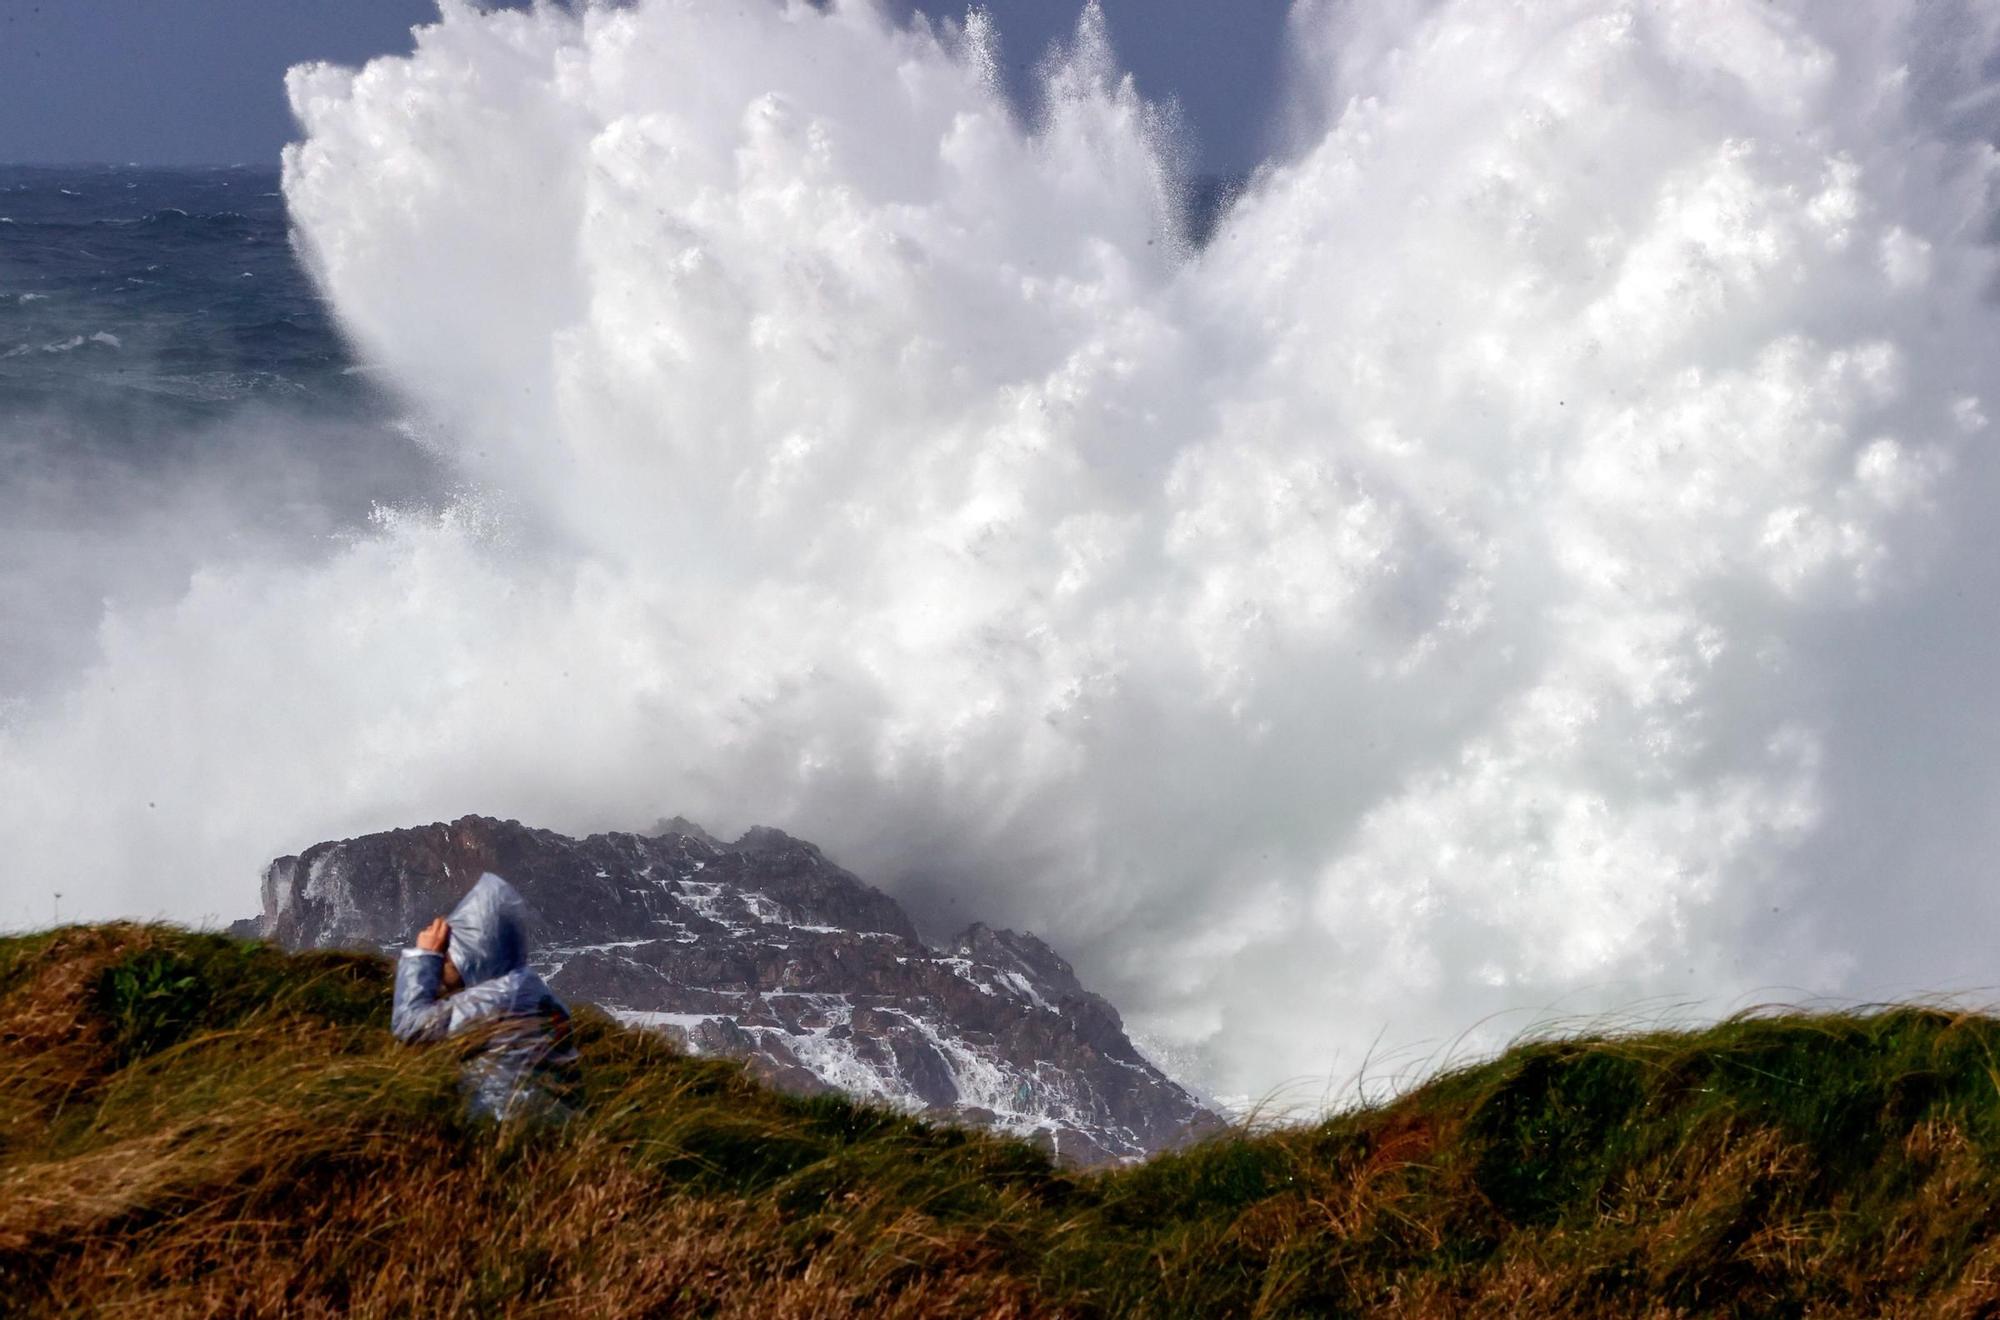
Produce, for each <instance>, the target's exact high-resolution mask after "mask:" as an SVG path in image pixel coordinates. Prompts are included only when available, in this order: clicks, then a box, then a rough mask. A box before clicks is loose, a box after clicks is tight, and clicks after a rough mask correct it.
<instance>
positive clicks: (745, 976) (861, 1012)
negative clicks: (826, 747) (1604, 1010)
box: [238, 816, 1218, 1164]
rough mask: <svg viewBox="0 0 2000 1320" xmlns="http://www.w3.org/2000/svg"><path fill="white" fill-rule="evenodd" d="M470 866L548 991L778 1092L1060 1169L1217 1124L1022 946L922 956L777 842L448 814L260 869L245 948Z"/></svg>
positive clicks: (457, 888)
mask: <svg viewBox="0 0 2000 1320" xmlns="http://www.w3.org/2000/svg"><path fill="white" fill-rule="evenodd" d="M482 871H495V872H498V873H499V874H501V875H504V876H506V877H507V879H508V880H509V881H511V882H512V883H513V884H514V886H515V887H516V888H517V889H519V890H520V892H521V895H522V897H523V898H524V899H526V900H527V902H528V905H529V907H530V908H531V909H532V911H533V913H534V916H535V920H536V929H535V947H536V950H537V954H536V957H537V963H536V966H537V969H538V970H539V971H540V972H541V973H542V975H543V976H544V977H546V978H547V980H548V982H549V984H550V986H551V987H552V988H553V989H555V991H556V992H557V993H558V994H560V995H563V996H564V997H565V998H567V999H569V1000H570V1001H571V1002H573V1003H595V1004H598V1005H600V1006H602V1007H603V1008H604V1009H605V1010H607V1011H608V1012H610V1013H612V1014H613V1015H615V1016H616V1017H618V1018H619V1019H621V1020H623V1021H625V1022H627V1023H630V1024H632V1025H636V1026H641V1027H646V1028H650V1029H654V1030H658V1031H662V1032H665V1033H667V1034H668V1035H670V1036H672V1037H673V1038H674V1039H676V1040H677V1041H679V1042H680V1043H681V1044H682V1045H683V1046H685V1047H686V1048H687V1049H689V1050H690V1051H693V1052H695V1053H700V1054H711V1055H719V1056H724V1057H729V1058H736V1059H742V1060H744V1061H745V1062H746V1063H747V1064H748V1065H749V1066H750V1067H751V1068H752V1070H753V1071H755V1072H757V1073H758V1074H759V1075H760V1076H762V1077H764V1078H765V1079H766V1080H767V1081H769V1082H770V1083H772V1084H773V1085H775V1086H778V1087H780V1088H782V1089H785V1090H790V1091H793V1092H797V1093H803V1094H811V1093H814V1092H819V1091H826V1090H838V1091H843V1092H846V1093H848V1094H850V1095H854V1096H858V1097H861V1098H864V1099H869V1100H873V1101H877V1102H880V1103H884V1104H888V1105H890V1106H893V1107H895V1108H898V1109H901V1110H904V1111H906V1112H910V1113H920V1114H927V1115H930V1116H932V1117H940V1118H948V1119H952V1120H955V1121H960V1122H968V1123H975V1124H978V1125H980V1126H984V1127H989V1128H993V1129H996V1130H999V1131H1003V1132H1008V1133H1012V1134H1014V1135H1017V1136H1021V1137H1024V1138H1027V1139H1029V1140H1031V1141H1035V1142H1037V1143H1038V1144H1041V1145H1043V1146H1044V1147H1045V1148H1046V1149H1048V1150H1049V1151H1051V1152H1052V1153H1053V1154H1055V1155H1056V1156H1057V1157H1058V1158H1060V1159H1062V1160H1064V1161H1065V1162H1069V1163H1075V1164H1103V1163H1108V1162H1114V1161H1119V1160H1128V1159H1135V1158H1139V1157H1142V1156H1145V1155H1147V1154H1150V1153H1152V1152H1154V1151H1157V1150H1162V1149H1166V1148H1169V1147H1172V1146H1174V1145H1177V1144H1180V1143H1182V1142H1185V1141H1187V1140H1189V1139H1190V1138H1191V1137H1194V1136H1197V1135H1199V1134H1201V1133H1203V1132H1206V1131H1209V1130H1212V1129H1213V1128H1214V1127H1215V1126H1217V1124H1218V1120H1217V1119H1216V1118H1215V1116H1214V1115H1213V1114H1212V1113H1210V1112H1209V1111H1208V1110H1207V1109H1205V1108H1203V1107H1202V1105H1201V1104H1200V1103H1198V1102H1197V1101H1196V1100H1195V1098H1194V1097H1193V1096H1191V1095H1190V1094H1189V1093H1188V1092H1187V1091H1186V1090H1184V1089H1183V1088H1181V1087H1180V1086H1179V1085H1177V1084H1176V1083H1174V1082H1173V1081H1172V1079H1170V1078H1168V1077H1167V1076H1166V1075H1165V1074H1164V1073H1162V1072H1161V1071H1160V1070H1159V1069H1158V1068H1156V1067H1154V1066H1153V1065H1152V1064H1151V1063H1150V1062H1149V1061H1147V1059H1146V1058H1145V1057H1144V1056H1143V1055H1141V1054H1140V1053H1139V1051H1138V1050H1137V1049H1135V1048H1134V1047H1133V1045H1132V1042H1131V1040H1130V1039H1129V1038H1128V1037H1127V1036H1126V1035H1125V1030H1124V1025H1123V1023H1122V1022H1121V1021H1120V1019H1119V1016H1118V1011H1117V1010H1116V1009H1115V1008H1113V1007H1112V1006H1111V1005H1110V1004H1109V1003H1108V1002H1106V1001H1105V1000H1104V999H1103V998H1101V997H1100V996H1098V995H1095V994H1092V993H1091V992H1090V991H1088V990H1086V989H1084V988H1083V986H1082V985H1081V984H1080V983H1079V982H1078V981H1077V979H1076V974H1075V972H1074V971H1073V970H1072V969H1071V968H1070V966H1069V964H1068V963H1066V962H1064V961H1063V959H1062V958H1061V957H1059V956H1058V955H1057V954H1056V953H1055V951H1054V950H1052V949H1050V948H1049V947H1048V945H1046V944H1045V943H1043V942H1042V941H1041V940H1039V939H1037V938H1035V937H1034V936H1033V935H1030V934H1022V933H1019V932H1016V931H1008V930H996V929H993V928H991V927H989V926H986V925H983V924H975V925H973V926H971V927H969V928H968V929H966V930H965V931H964V932H962V933H961V934H960V935H958V936H957V937H956V938H955V939H953V940H951V941H950V942H949V943H948V944H947V945H945V946H944V947H941V948H935V947H932V946H931V945H929V944H926V943H925V942H924V941H923V940H922V939H921V938H920V937H919V936H918V933H917V930H916V927H915V925H914V924H913V923H912V922H911V921H910V918H909V916H908V915H907V914H906V913H905V912H904V911H903V909H902V908H901V907H900V906H899V905H898V904H897V903H896V901H895V900H894V899H892V898H890V897H889V896H888V895H886V894H884V893H882V892H881V891H879V890H876V889H874V888H871V887H870V886H868V885H867V884H864V883H863V882H862V881H861V880H860V879H858V878H857V877H855V876H854V875H852V874H851V873H849V872H848V871H846V870H843V869H842V868H841V867H839V866H837V865H835V864H834V863H833V862H831V861H829V860H827V858H826V856H825V855H824V854H822V853H821V852H820V850H819V849H818V848H816V847H814V846H813V845H812V844H810V843H807V842H804V841H803V840H800V839H795V838H792V837H791V836H790V835H787V834H784V833H782V832H780V831H778V830H772V829H761V828H760V829H753V830H751V831H749V832H748V833H747V834H745V835H744V836H743V837H742V838H740V839H738V840H736V841H735V842H733V843H724V842H722V841H720V840H718V839H716V838H714V837H712V836H711V835H709V834H708V833H707V832H706V831H704V830H702V829H701V828H700V827H699V826H696V825H694V824H692V823H690V822H688V821H685V820H681V819H679V818H676V819H674V820H671V821H665V822H662V823H661V825H660V826H659V827H657V831H656V832H655V833H653V834H650V835H645V834H593V835H591V836H590V837H588V838H585V839H572V838H569V837H567V836H564V835H561V834H556V833H554V832H552V831H549V830H539V829H531V828H529V827H527V826H524V825H522V824H520V823H519V822H517V821H499V820H492V819H488V818H486V817H481V816H467V817H464V818H462V819H460V820H456V821H452V822H450V823H449V824H443V823H440V824H433V825H426V826H421V827H418V828H415V829H403V830H390V831H387V832H385V833H381V834H370V835H365V836H362V837H359V838H354V839H344V840H337V841H332V842H327V843H320V844H315V845H314V846H313V847H311V848H308V849H306V850H305V851H304V852H303V853H301V854H299V855H298V856H296V857H280V858H278V859H277V860H276V861H274V862H272V863H271V865H270V866H269V867H268V868H267V869H266V871H265V874H264V886H263V899H264V911H263V914H262V916H261V917H260V918H256V919H254V921H255V930H254V933H255V934H257V935H260V936H262V937H263V938H266V939H271V940H275V941H277V942H279V943H281V944H284V945H286V946H287V947H291V948H373V949H382V950H391V949H396V948H400V947H402V946H403V944H404V943H405V942H406V941H407V940H408V939H409V938H410V935H411V932H413V931H415V930H417V929H418V928H419V927H421V926H422V925H423V924H424V923H425V922H426V921H428V920H429V919H430V918H431V917H433V916H435V915H437V914H438V913H440V912H445V911H449V910H450V908H451V907H452V905H453V904H454V903H456V902H457V900H458V897H459V895H460V894H462V893H463V892H464V890H465V889H466V887H467V886H468V885H470V884H471V882H472V881H473V880H475V879H477V878H478V876H479V874H480V873H481V872H482ZM238 925H239V926H243V927H245V933H250V932H249V930H248V928H247V926H246V925H245V923H238Z"/></svg>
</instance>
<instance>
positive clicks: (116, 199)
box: [0, 166, 439, 702]
mask: <svg viewBox="0 0 2000 1320" xmlns="http://www.w3.org/2000/svg"><path fill="white" fill-rule="evenodd" d="M399 417H400V412H399V409H398V406H397V403H396V401H395V400H394V399H391V398H389V397H387V396H386V395H385V394H384V393H383V391H381V390H380V389H379V388H378V387H377V385H376V383H375V378H374V376H373V374H372V373H371V372H370V370H369V369H368V367H367V365H366V364H364V363H360V362H357V361H356V360H355V359H354V357H353V356H352V354H350V353H349V351H348V349H347V347H346V346H345V345H344V344H343V343H342V341H341V339H340V336H339V335H338V333H337V332H336V330H335V327H334V324H333V321H332V319H331V317H330V316H329V315H328V312H327V309H326V306H325V305H324V303H323V302H322V301H321V300H320V298H319V297H318V295H317V293H316V292H315V290H314V288H313V286H312V282H311V280H310V279H309V278H308V277H307V275H306V273H305V271H304V270H303V269H302V268H301V266H300V264H299V262H298V260H297V259H296V257H295V255H294V253H293V251H292V247H291V243H290V239H289V235H288V232H287V225H286V219H285V209H284V200H283V198H282V197H281V195H280V193H279V186H278V174H277V171H276V170H275V169H247V168H230V169H202V170H160V169H137V168H109V167H95V166H92V167H27V166H0V636H5V637H6V638H7V639H8V640H7V643H6V644H5V645H4V646H0V702H5V701H6V700H7V699H8V698H9V697H22V696H26V695H30V694H33V693H35V692H37V691H39V690H42V689H44V688H46V687H48V686H49V685H51V684H55V683H59V682H60V681H61V680H62V678H63V676H64V674H65V673H66V672H69V671H70V670H71V669H72V668H73V667H74V666H75V665H76V664H78V663H81V662H83V661H84V659H85V658H86V657H87V655H88V652H89V646H88V642H89V640H90V636H91V631H92V629H93V628H94V627H95V626H96V620H97V619H98V618H100V617H101V616H102V614H103V612H104V610H103V607H104V605H105V604H106V602H108V601H115V602H117V603H120V604H131V605H141V606H143V605H145V604H146V603H147V602H149V601H153V600H166V599H171V598H172V597H173V596H174V595H176V594H177V593H179V592H180V591H182V590H184V589H185V587H186V583H187V577H188V574H189V573H191V572H193V571H195V569H196V568H197V566H198V565H200V564H201V563H202V562H204V561H205V560H213V557H214V556H217V555H219V556H221V559H220V560H219V561H214V562H224V563H226V562H227V561H228V560H229V558H230V557H231V556H232V555H235V554H242V555H248V554H253V553H254V554H271V553H277V554H310V553H313V552H314V551H315V550H316V549H318V548H323V547H324V544H325V541H326V538H328V537H330V536H338V535H340V534H341V533H342V532H343V531H344V530H347V529H350V528H353V527H357V526H359V525H362V524H364V523H365V521H366V519H367V517H368V515H369V512H370V510H371V509H372V508H373V507H374V506H375V505H377V504H381V503H407V502H410V501H412V500H422V499H424V498H426V497H427V496H428V495H429V494H431V493H434V492H435V490H436V488H437V483H438V480H439V478H438V472H437V469H436V467H435V465H434V464H433V462H432V461H431V459H430V457H429V456H428V455H427V454H426V452H425V451H424V450H423V448H422V447H421V446H420V445H418V444H416V443H414V442H413V441H412V439H411V438H410V434H409V431H408V428H407V427H406V426H404V425H403V424H401V423H400V422H399ZM245 489H251V490H254V491H256V492H257V498H256V499H255V500H254V501H251V502H250V512H249V513H248V514H246V513H245V511H244V501H242V500H240V499H229V498H225V497H226V496H227V495H229V494H230V493H232V492H234V493H240V492H241V491H243V490H245Z"/></svg>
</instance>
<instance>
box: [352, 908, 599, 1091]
mask: <svg viewBox="0 0 2000 1320" xmlns="http://www.w3.org/2000/svg"><path fill="white" fill-rule="evenodd" d="M389 1029H390V1030H391V1031H393V1032H394V1033H395V1035H396V1038H397V1039H398V1040H401V1041H405V1042H408V1043H411V1044H416V1043H419V1042H424V1041H439V1040H445V1039H447V1038H450V1037H459V1036H464V1037H467V1038H468V1040H467V1045H468V1054H467V1058H466V1062H465V1065H464V1068H463V1070H462V1072H461V1084H462V1086H463V1088H464V1091H465V1097H466V1103H467V1105H468V1107H469V1108H470V1109H471V1110H472V1112H473V1113H474V1114H475V1115H479V1116H482V1117H488V1118H495V1119H503V1120H504V1119H510V1118H524V1117H525V1118H562V1117H566V1116H567V1115H568V1114H569V1113H570V1105H569V1102H568V1099H567V1096H568V1093H569V1092H571V1091H572V1090H573V1089H574V1084H575V1076H576V1067H577V1055H576V1046H575V1044H574V1043H573V1042H572V1041H571V1040H570V1031H569V1009H568V1008H567V1007H565V1006H564V1004H563V1002H562V1000H560V999H558V998H556V996H555V994H554V992H552V991H551V990H550V989H549V988H548V986H547V985H545V984H543V982H542V978H541V977H539V976H537V975H536V974H535V973H534V971H532V970H531V969H530V968H529V967H528V939H527V904H526V903H524V902H523V901H522V899H521V895H520V894H519V893H517V892H516V891H515V889H514V886H512V885H510V884H508V883H507V882H506V881H505V880H503V879H501V878H500V877H499V876H497V875H494V874H493V873H492V872H490V871H489V872H487V873H486V874H485V875H482V876H480V877H479V882H478V883H477V884H475V885H473V886H472V888H471V889H470V890H469V891H467V893H466V895H465V897H464V898H462V899H460V900H459V904H458V906H457V907H455V908H453V909H452V911H451V915H450V916H449V917H439V918H437V919H436V920H435V921H433V922H431V924H430V925H429V926H426V927H425V928H424V930H423V931H422V933H421V934H419V935H418V936H417V943H416V947H415V948H411V949H405V950H403V956H402V957H401V958H400V959H399V960H398V961H397V964H396V1000H395V1005H394V1007H393V1009H392V1011H391V1014H390V1018H389Z"/></svg>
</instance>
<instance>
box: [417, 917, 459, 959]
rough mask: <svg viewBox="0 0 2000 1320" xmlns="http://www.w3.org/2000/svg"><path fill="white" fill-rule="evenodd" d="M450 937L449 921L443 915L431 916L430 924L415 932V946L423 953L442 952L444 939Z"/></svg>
mask: <svg viewBox="0 0 2000 1320" xmlns="http://www.w3.org/2000/svg"><path fill="white" fill-rule="evenodd" d="M450 938H451V923H450V922H448V921H446V920H445V919H444V918H443V917H433V918H432V919H431V924H430V925H428V926H426V927H424V928H423V929H422V930H420V931H418V932H417V947H418V948H419V949H422V950H423V951H424V952H425V953H443V952H444V946H445V941H447V940H449V939H450Z"/></svg>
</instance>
